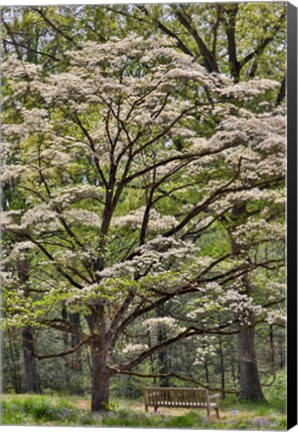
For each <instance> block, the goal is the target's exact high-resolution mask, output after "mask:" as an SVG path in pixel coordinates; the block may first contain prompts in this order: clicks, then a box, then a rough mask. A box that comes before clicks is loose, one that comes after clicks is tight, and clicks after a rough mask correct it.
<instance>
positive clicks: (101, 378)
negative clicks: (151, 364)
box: [2, 35, 285, 411]
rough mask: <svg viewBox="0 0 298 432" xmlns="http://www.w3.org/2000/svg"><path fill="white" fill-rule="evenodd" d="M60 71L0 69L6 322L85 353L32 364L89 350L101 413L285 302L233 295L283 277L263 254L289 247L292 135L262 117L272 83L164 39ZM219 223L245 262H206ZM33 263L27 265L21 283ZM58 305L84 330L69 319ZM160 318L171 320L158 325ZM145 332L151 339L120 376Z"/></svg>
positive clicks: (91, 46) (278, 261) (269, 112)
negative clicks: (199, 341)
mask: <svg viewBox="0 0 298 432" xmlns="http://www.w3.org/2000/svg"><path fill="white" fill-rule="evenodd" d="M65 56H66V59H67V68H66V70H65V71H64V72H59V73H56V74H55V73H53V74H47V73H46V71H44V70H43V69H42V68H41V67H40V66H37V65H33V64H27V63H24V62H22V61H20V60H18V59H17V58H15V57H11V58H9V59H8V60H7V61H6V62H5V63H4V64H3V66H2V72H3V74H4V76H5V91H4V93H5V94H4V96H5V97H4V101H5V110H4V113H3V123H4V125H3V135H4V138H5V142H4V144H3V151H4V156H5V163H4V169H3V173H2V181H3V183H4V185H10V188H11V189H12V190H14V191H15V194H16V196H15V198H14V199H12V200H11V202H10V206H9V208H7V211H5V212H4V215H3V222H2V224H3V229H4V232H5V259H4V273H3V279H4V287H5V288H4V295H3V306H4V308H5V320H4V321H5V323H6V325H7V326H25V325H28V324H29V323H30V325H35V326H38V327H40V328H43V327H51V328H53V329H56V330H60V331H61V332H66V333H70V334H73V335H75V336H76V338H78V340H79V342H78V343H77V344H76V345H74V346H73V347H71V348H70V349H69V350H67V351H64V352H61V353H60V352H59V353H52V354H50V355H43V354H42V353H39V352H34V353H33V354H34V356H35V357H37V358H39V359H42V358H48V357H57V356H58V357H59V356H64V355H68V354H72V353H73V352H75V351H76V350H78V349H80V348H81V347H82V346H88V347H89V348H90V352H91V358H92V377H91V388H92V390H91V391H92V410H93V411H98V410H102V409H105V408H106V407H107V404H108V401H109V380H110V378H111V377H113V376H114V375H115V374H117V373H123V374H125V373H130V372H131V371H132V370H133V368H135V367H137V366H138V365H140V364H141V363H142V362H144V361H145V360H146V359H148V358H149V357H150V356H151V355H152V354H154V353H157V352H158V351H160V350H161V349H163V348H164V347H167V346H170V345H172V344H174V343H175V342H177V341H179V340H181V339H184V338H190V337H192V336H194V335H203V334H204V335H208V334H213V335H214V334H215V335H216V334H234V333H237V332H238V331H239V328H238V326H240V325H243V324H247V325H249V326H251V325H254V324H255V323H251V322H250V317H251V314H252V313H253V314H254V315H255V316H257V317H259V319H262V320H265V319H272V311H271V309H270V307H269V306H271V305H272V304H273V305H275V304H278V303H279V301H280V297H278V296H277V297H278V298H274V300H273V301H272V302H266V301H265V300H264V302H263V303H260V302H258V303H257V302H256V301H255V300H254V299H253V298H252V297H251V296H249V295H248V294H247V293H245V292H239V289H238V285H239V284H240V283H242V282H241V281H243V278H244V277H248V276H249V275H251V276H253V275H255V274H258V271H259V269H263V268H268V269H271V270H273V269H277V268H279V267H281V266H282V265H283V256H282V254H280V253H279V254H276V253H275V251H272V250H269V252H268V253H267V254H265V253H264V245H266V244H268V243H270V242H271V243H272V241H276V240H277V239H278V241H280V242H282V241H283V231H282V223H281V222H280V221H281V220H282V212H283V196H282V184H283V180H284V134H285V120H284V115H283V113H282V111H281V109H280V108H278V109H276V108H274V107H272V106H271V105H270V103H269V104H268V105H266V104H265V105H264V104H263V103H262V101H264V100H265V99H266V96H267V95H268V94H270V93H272V92H273V93H274V91H275V89H276V88H277V86H278V83H276V82H275V81H271V80H261V79H253V80H252V81H251V82H247V83H238V84H236V85H234V84H233V83H232V81H231V80H229V79H228V78H227V77H225V76H223V75H219V74H215V73H212V74H209V73H207V72H206V70H205V69H204V67H202V66H200V65H198V64H196V63H194V62H193V61H192V59H191V58H190V57H189V56H188V55H186V54H183V53H179V52H177V51H176V50H175V49H173V48H172V47H171V46H170V45H169V43H167V42H166V40H164V41H160V40H159V41H157V40H156V39H155V38H153V37H152V38H150V39H147V40H144V39H143V38H141V37H139V36H136V35H131V36H129V37H127V38H125V39H123V40H115V41H112V42H108V43H105V44H101V45H98V44H96V43H93V42H89V43H85V44H82V45H81V46H80V49H79V50H76V51H68V52H66V53H65ZM256 104H257V105H258V106H259V109H258V110H257V113H255V112H253V110H252V105H254V106H255V105H256ZM19 203H22V205H21V206H20V204H19ZM241 203H242V204H243V203H245V205H246V215H245V218H244V219H243V224H242V225H241V224H239V223H238V222H239V220H237V221H238V222H237V224H236V225H235V224H233V211H234V210H235V208H237V207H238V206H239V204H241ZM272 208H273V209H274V211H273V210H272ZM222 224H223V225H224V226H225V228H228V229H227V232H229V235H230V236H231V238H235V239H236V240H237V241H235V245H236V247H234V248H232V249H231V248H229V247H227V248H226V250H224V251H221V253H219V254H215V255H207V254H206V253H205V252H204V250H203V248H202V245H201V241H200V239H201V238H202V237H203V236H205V235H207V234H208V232H209V230H210V229H211V228H214V227H215V228H216V229H219V230H220V229H221V228H220V227H221V225H222ZM24 257H26V259H30V261H31V263H32V264H33V266H32V269H28V277H26V279H25V280H21V277H20V273H18V272H17V271H16V268H17V266H18V263H20V262H22V260H23V259H24ZM24 292H26V293H27V294H28V293H30V294H31V295H24ZM181 299H185V301H183V302H182V301H181ZM62 303H63V304H67V307H68V308H69V310H70V311H72V312H79V313H80V314H81V315H82V316H84V324H83V325H82V326H80V327H77V326H74V325H73V323H71V322H69V321H68V320H67V319H63V318H61V317H60V315H59V313H58V310H59V309H58V306H59V305H61V304H62ZM166 304H171V305H173V307H172V308H171V310H172V311H173V314H172V315H171V316H163V317H156V316H154V314H153V313H154V311H155V310H156V309H158V308H160V307H162V306H163V305H166ZM186 309H187V315H185V312H186ZM269 310H270V311H271V312H270V313H268V311H269ZM222 311H224V313H223V314H221V312H222ZM270 314H271V315H270ZM135 325H138V326H141V327H142V330H143V333H142V334H140V335H137V334H135V335H134V334H131V339H132V342H131V344H129V345H127V346H126V347H125V348H124V349H123V351H122V360H121V361H120V362H115V355H114V354H115V352H116V351H117V346H118V344H119V342H121V338H122V336H123V334H124V333H125V334H126V335H127V334H129V329H130V328H133V326H135ZM161 328H163V329H165V328H166V329H167V331H166V335H167V337H166V339H163V340H159V339H158V338H157V337H155V338H154V343H153V344H151V345H148V343H147V342H146V339H145V338H144V337H143V336H142V335H143V334H144V333H145V334H147V333H148V331H150V332H151V333H153V334H154V332H157V331H158V329H161Z"/></svg>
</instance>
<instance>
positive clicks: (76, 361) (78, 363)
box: [69, 313, 83, 372]
mask: <svg viewBox="0 0 298 432" xmlns="http://www.w3.org/2000/svg"><path fill="white" fill-rule="evenodd" d="M69 321H70V323H71V324H73V326H74V327H75V328H77V329H81V322H80V321H81V320H80V314H79V313H70V314H69ZM79 342H80V340H79V338H78V337H77V336H75V335H73V334H72V335H71V346H75V345H77V344H78V343H79ZM82 364H83V361H82V352H81V350H78V351H76V352H75V353H74V354H72V369H73V370H75V371H76V372H80V371H81V370H82Z"/></svg>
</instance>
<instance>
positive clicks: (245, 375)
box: [238, 324, 265, 401]
mask: <svg viewBox="0 0 298 432" xmlns="http://www.w3.org/2000/svg"><path fill="white" fill-rule="evenodd" d="M238 349H239V366H240V393H239V399H242V400H250V401H264V400H265V397H264V394H263V391H262V387H261V383H260V380H259V373H258V365H257V357H256V350H255V341H254V328H253V327H251V326H249V325H247V324H245V325H244V326H243V328H242V330H241V331H240V332H239V333H238Z"/></svg>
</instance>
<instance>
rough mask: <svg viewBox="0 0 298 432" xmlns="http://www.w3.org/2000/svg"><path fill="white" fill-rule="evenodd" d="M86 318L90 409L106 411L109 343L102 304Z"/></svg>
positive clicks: (108, 391) (108, 390) (107, 401)
mask: <svg viewBox="0 0 298 432" xmlns="http://www.w3.org/2000/svg"><path fill="white" fill-rule="evenodd" d="M86 318H87V322H88V325H89V329H90V332H91V335H92V336H91V338H90V342H89V346H90V351H91V364H92V374H91V411H93V412H98V411H106V410H107V409H108V405H109V393H110V383H109V380H110V377H111V372H110V370H109V368H108V367H107V364H108V360H109V343H108V341H107V340H106V332H105V330H106V328H105V311H104V305H103V304H98V305H96V306H95V307H94V309H93V312H92V313H91V315H89V316H88V317H86Z"/></svg>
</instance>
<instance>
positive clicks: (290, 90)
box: [287, 3, 297, 429]
mask: <svg viewBox="0 0 298 432" xmlns="http://www.w3.org/2000/svg"><path fill="white" fill-rule="evenodd" d="M287 19H288V21H287V23H288V27H287V30H288V34H287V36H288V55H287V70H288V72H287V103H288V113H287V116H288V117H287V118H288V124H287V131H288V134H287V135H288V138H287V144H288V146H287V159H288V160H287V163H288V168H287V172H288V175H287V218H288V224H287V278H288V296H287V312H288V327H287V396H288V397H287V407H288V408H287V410H288V413H287V419H288V420H287V422H288V423H287V426H288V429H290V428H292V427H294V426H295V425H296V424H297V8H296V7H295V6H294V5H292V4H291V3H288V4H287Z"/></svg>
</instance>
